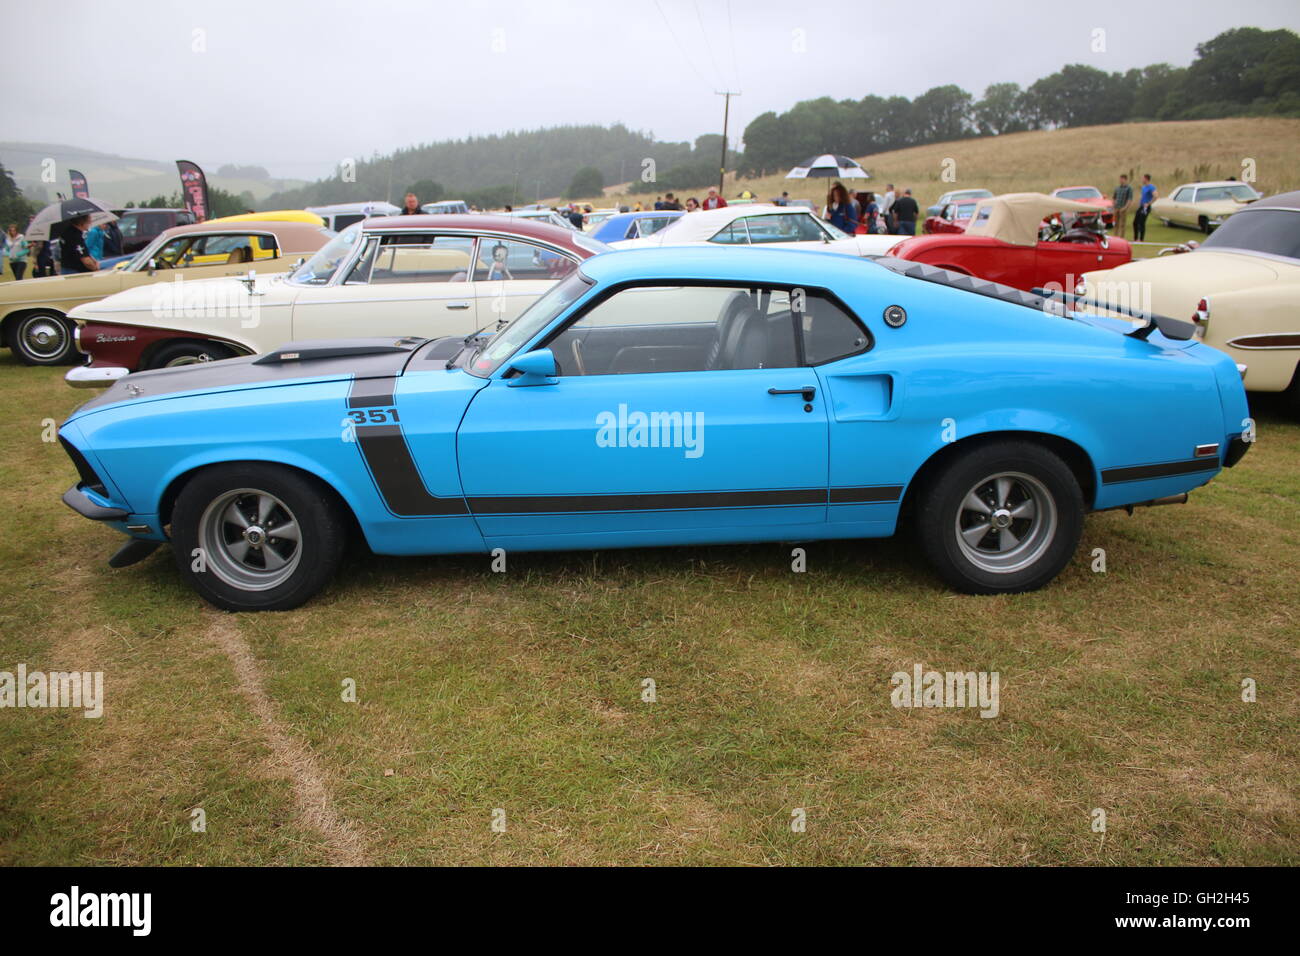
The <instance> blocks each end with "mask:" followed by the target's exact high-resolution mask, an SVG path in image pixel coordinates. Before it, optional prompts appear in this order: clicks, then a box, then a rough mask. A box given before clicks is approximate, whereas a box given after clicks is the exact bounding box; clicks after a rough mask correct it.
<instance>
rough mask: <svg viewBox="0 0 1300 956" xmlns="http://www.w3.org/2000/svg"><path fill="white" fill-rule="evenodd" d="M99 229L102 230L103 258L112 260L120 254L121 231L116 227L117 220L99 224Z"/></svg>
mask: <svg viewBox="0 0 1300 956" xmlns="http://www.w3.org/2000/svg"><path fill="white" fill-rule="evenodd" d="M99 228H100V229H102V230H104V258H105V259H112V258H115V257H117V256H120V255H121V254H122V230H121V229H119V228H118V227H117V220H116V219H110V220H109V221H108V222H105V223H101V224H100V226H99Z"/></svg>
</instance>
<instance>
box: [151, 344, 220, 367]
mask: <svg viewBox="0 0 1300 956" xmlns="http://www.w3.org/2000/svg"><path fill="white" fill-rule="evenodd" d="M234 354H235V353H234V350H233V349H230V348H227V347H226V346H224V345H218V344H217V343H216V342H168V343H167V344H166V345H164V346H162V347H161V348H159V349H158V350H157V351H156V352H154V353H153V355H151V356H150V357H149V361H148V363H147V364H146V365H145V367H146V368H174V367H175V366H178V365H197V364H199V363H201V362H217V361H220V360H221V359H228V358H231V357H232V356H233V355H234Z"/></svg>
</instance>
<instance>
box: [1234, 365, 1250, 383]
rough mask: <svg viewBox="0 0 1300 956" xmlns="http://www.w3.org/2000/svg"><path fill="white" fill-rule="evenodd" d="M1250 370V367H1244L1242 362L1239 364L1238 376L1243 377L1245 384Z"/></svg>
mask: <svg viewBox="0 0 1300 956" xmlns="http://www.w3.org/2000/svg"><path fill="white" fill-rule="evenodd" d="M1248 368H1249V366H1247V365H1242V364H1241V363H1240V362H1238V363H1237V374H1238V375H1240V376H1241V380H1242V381H1243V382H1244V381H1246V370H1247V369H1248Z"/></svg>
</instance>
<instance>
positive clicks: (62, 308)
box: [0, 219, 331, 365]
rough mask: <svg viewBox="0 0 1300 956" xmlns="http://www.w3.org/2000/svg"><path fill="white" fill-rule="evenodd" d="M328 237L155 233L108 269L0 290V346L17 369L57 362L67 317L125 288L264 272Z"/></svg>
mask: <svg viewBox="0 0 1300 956" xmlns="http://www.w3.org/2000/svg"><path fill="white" fill-rule="evenodd" d="M330 235H331V233H329V232H327V231H326V230H324V229H322V228H320V227H319V226H314V225H310V224H308V223H303V222H282V221H274V222H266V221H261V222H228V221H226V220H222V219H212V220H209V221H207V222H200V223H194V224H191V225H187V226H174V227H173V228H171V229H168V230H166V231H165V232H163V233H160V234H159V235H158V236H157V237H156V238H155V239H154V240H153V241H152V242H151V243H149V245H147V246H146V247H145V248H143V249H141V250H140V251H139V252H138V253H136V254H135V257H134V258H133V259H131V260H130V261H129V262H126V263H123V264H121V265H119V266H118V267H117V268H116V269H103V270H100V271H99V272H80V273H72V274H69V275H58V276H49V277H46V278H42V279H24V280H23V281H22V282H6V283H4V284H3V285H0V341H3V343H4V344H5V345H6V346H8V347H9V348H11V349H13V352H14V355H15V356H16V357H17V358H18V360H19V361H20V362H22V363H23V364H24V365H62V364H63V363H65V362H66V361H67V360H68V359H70V358H72V357H73V356H75V355H76V350H75V349H74V347H73V332H74V328H73V323H72V321H71V320H70V319H69V318H68V313H69V312H71V311H72V310H73V309H74V308H75V307H76V306H79V305H83V304H85V303H87V302H95V301H98V300H99V299H102V298H104V297H106V296H111V295H114V294H115V293H118V292H121V291H123V290H125V289H132V288H135V287H136V286H142V285H148V284H150V283H155V282H160V281H165V280H170V279H171V278H173V277H174V276H176V275H184V276H186V277H193V278H207V277H213V276H224V275H237V274H242V273H245V272H247V271H248V270H249V269H250V268H256V269H257V270H259V271H262V272H267V273H272V272H283V271H285V270H287V269H289V268H291V267H292V266H293V264H294V262H295V261H296V260H297V259H298V257H299V256H304V255H311V254H312V253H313V252H315V251H316V250H317V249H319V248H320V247H321V246H323V245H324V244H325V243H326V242H327V241H328V240H329V238H330Z"/></svg>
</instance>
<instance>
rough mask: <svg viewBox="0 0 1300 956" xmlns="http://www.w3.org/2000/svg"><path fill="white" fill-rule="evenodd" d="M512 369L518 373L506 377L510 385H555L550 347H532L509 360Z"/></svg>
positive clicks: (553, 358) (556, 380) (553, 361)
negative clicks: (531, 349) (512, 376)
mask: <svg viewBox="0 0 1300 956" xmlns="http://www.w3.org/2000/svg"><path fill="white" fill-rule="evenodd" d="M510 368H511V370H512V371H515V372H519V373H520V374H519V375H517V376H515V377H514V378H510V379H506V384H507V385H509V386H511V387H516V386H519V385H555V384H556V383H557V382H559V379H558V378H556V377H555V355H554V354H553V353H552V352H551V350H550V349H534V350H533V351H531V352H525V353H524V354H523V355H520V356H517V357H515V358H513V359H511V360H510Z"/></svg>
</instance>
